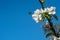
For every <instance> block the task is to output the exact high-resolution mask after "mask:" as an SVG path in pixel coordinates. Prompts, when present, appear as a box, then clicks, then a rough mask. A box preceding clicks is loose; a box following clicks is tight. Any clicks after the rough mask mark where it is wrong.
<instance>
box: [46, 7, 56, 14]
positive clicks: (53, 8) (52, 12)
mask: <svg viewBox="0 0 60 40" xmlns="http://www.w3.org/2000/svg"><path fill="white" fill-rule="evenodd" d="M55 9H56V8H55V7H50V8H46V11H47V12H48V13H49V14H55V13H56V12H55Z"/></svg>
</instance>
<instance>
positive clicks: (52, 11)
mask: <svg viewBox="0 0 60 40" xmlns="http://www.w3.org/2000/svg"><path fill="white" fill-rule="evenodd" d="M55 9H56V8H55V7H50V8H44V10H43V9H42V8H41V9H36V11H34V14H33V15H32V17H33V19H34V20H35V21H36V23H38V22H40V21H42V20H43V16H42V14H43V13H44V12H48V14H50V15H54V14H55V13H56V12H55Z"/></svg>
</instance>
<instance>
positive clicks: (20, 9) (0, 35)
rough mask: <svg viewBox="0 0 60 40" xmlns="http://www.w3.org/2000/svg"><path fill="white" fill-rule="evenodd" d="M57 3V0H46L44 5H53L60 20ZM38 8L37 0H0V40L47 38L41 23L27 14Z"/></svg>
mask: <svg viewBox="0 0 60 40" xmlns="http://www.w3.org/2000/svg"><path fill="white" fill-rule="evenodd" d="M59 5H60V1H59V0H46V3H45V5H44V6H45V7H47V6H48V7H50V6H55V7H56V14H57V15H58V18H59V20H60V6H59ZM40 8H41V5H40V3H39V1H38V0H0V40H47V38H46V37H45V35H44V33H43V29H42V27H41V26H42V23H39V24H37V23H36V22H35V21H34V20H33V19H32V17H31V15H29V14H28V12H30V11H31V12H34V11H35V10H36V9H40ZM54 22H60V21H54Z"/></svg>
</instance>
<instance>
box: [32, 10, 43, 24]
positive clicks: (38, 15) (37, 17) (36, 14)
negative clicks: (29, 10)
mask: <svg viewBox="0 0 60 40" xmlns="http://www.w3.org/2000/svg"><path fill="white" fill-rule="evenodd" d="M32 17H33V19H34V20H35V21H36V23H38V22H40V21H42V14H41V13H40V10H39V9H37V10H36V11H34V14H33V15H32Z"/></svg>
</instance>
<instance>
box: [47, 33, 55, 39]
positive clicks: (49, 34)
mask: <svg viewBox="0 0 60 40" xmlns="http://www.w3.org/2000/svg"><path fill="white" fill-rule="evenodd" d="M52 35H55V34H54V33H53V32H49V33H48V34H47V35H46V38H47V37H49V36H52Z"/></svg>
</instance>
